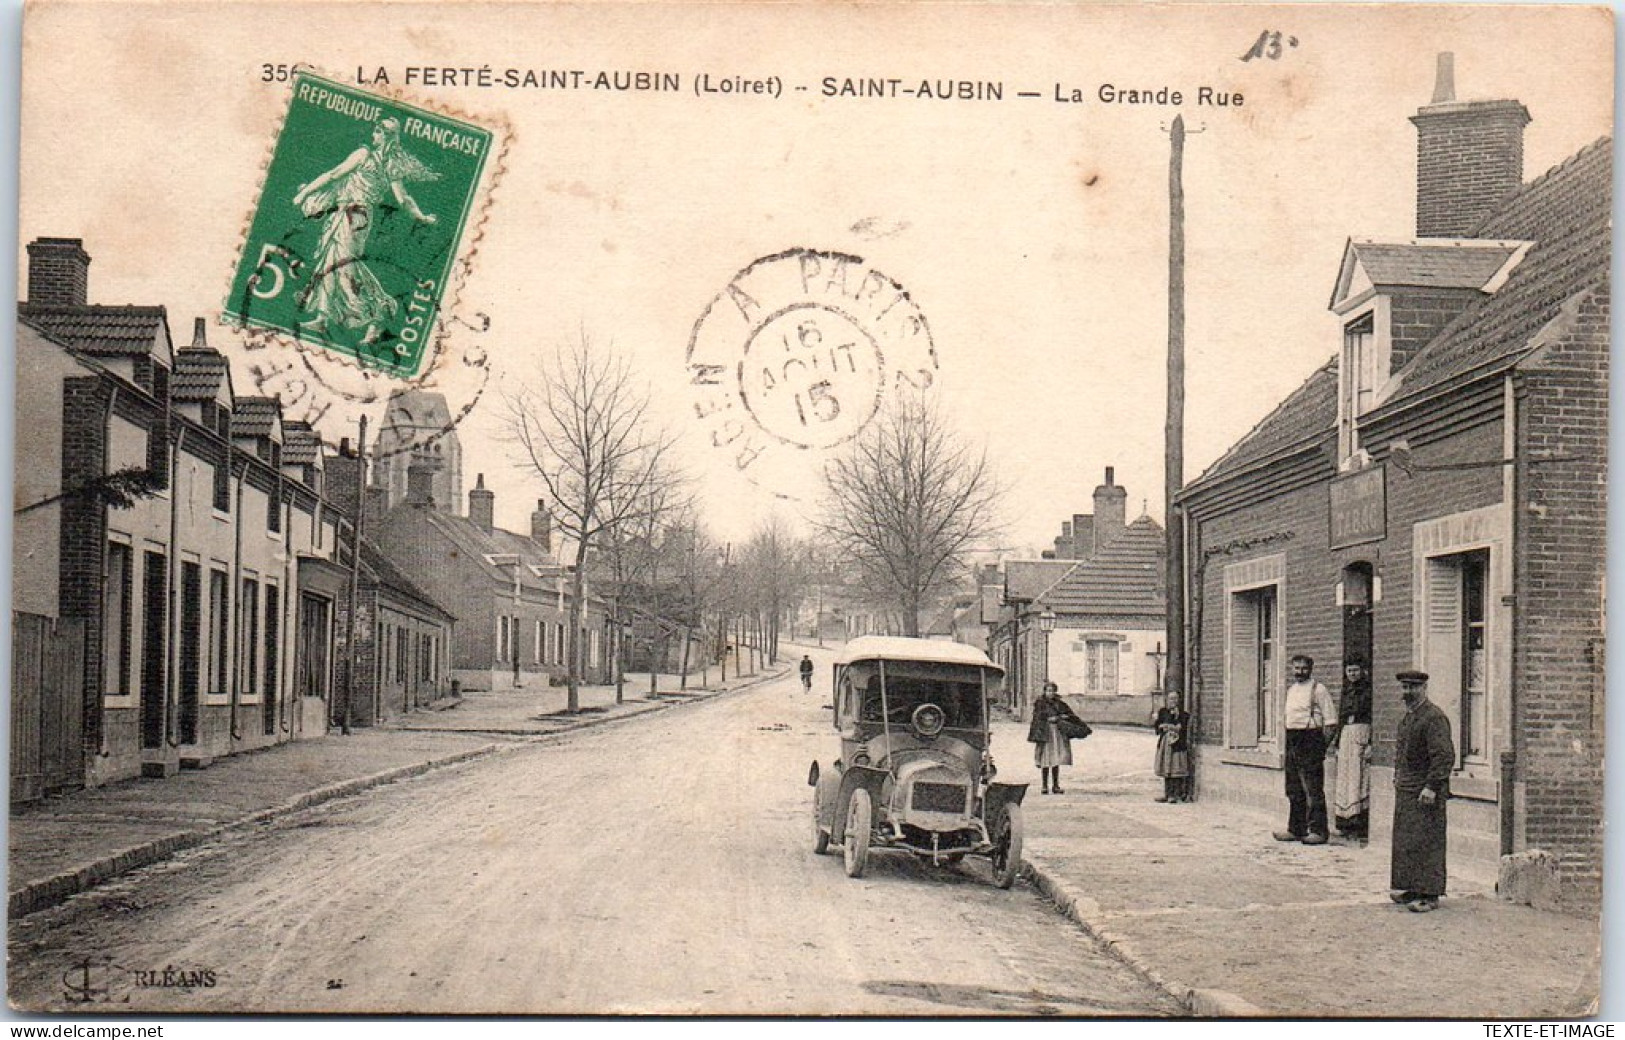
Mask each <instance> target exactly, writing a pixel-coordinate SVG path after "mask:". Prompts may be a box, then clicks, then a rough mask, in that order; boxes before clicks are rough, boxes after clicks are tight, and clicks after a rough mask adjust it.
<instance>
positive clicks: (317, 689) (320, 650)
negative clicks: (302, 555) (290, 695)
mask: <svg viewBox="0 0 1625 1040" xmlns="http://www.w3.org/2000/svg"><path fill="white" fill-rule="evenodd" d="M331 616H332V603H331V602H330V601H329V600H327V599H325V598H323V597H321V596H317V595H313V594H311V593H309V592H301V593H300V594H299V637H298V638H299V642H298V644H297V646H296V647H295V649H294V663H295V667H296V669H297V674H296V676H295V685H294V692H295V695H296V696H300V697H326V696H327V690H328V651H329V649H330V648H331V647H332V645H333V630H332V625H331V623H330V621H329V619H330V618H331Z"/></svg>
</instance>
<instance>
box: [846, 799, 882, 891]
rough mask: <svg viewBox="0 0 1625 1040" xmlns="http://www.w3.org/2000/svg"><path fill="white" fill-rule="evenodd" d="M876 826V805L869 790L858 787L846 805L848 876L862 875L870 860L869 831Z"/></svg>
mask: <svg viewBox="0 0 1625 1040" xmlns="http://www.w3.org/2000/svg"><path fill="white" fill-rule="evenodd" d="M873 826H874V806H873V804H872V803H871V802H870V801H869V792H868V791H866V790H864V789H863V788H861V787H860V788H858V789H857V790H855V791H853V792H852V800H851V801H849V802H848V803H847V806H846V841H845V843H844V844H843V845H842V847H841V848H842V856H843V858H844V859H845V860H846V876H847V877H862V876H863V868H864V865H865V864H867V863H868V862H869V832H870V828H871V827H873Z"/></svg>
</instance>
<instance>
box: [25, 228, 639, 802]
mask: <svg viewBox="0 0 1625 1040" xmlns="http://www.w3.org/2000/svg"><path fill="white" fill-rule="evenodd" d="M28 256H29V269H28V298H27V301H26V302H24V303H23V304H21V305H20V306H19V309H18V319H17V330H18V331H17V383H18V386H17V389H18V394H17V424H16V429H17V458H18V460H19V466H18V468H17V478H16V489H15V507H14V512H13V517H14V525H13V530H14V538H13V576H14V581H13V585H14V599H13V604H12V606H13V613H12V619H13V646H12V650H13V662H14V667H13V671H12V707H13V711H12V730H11V735H12V749H13V750H12V794H13V800H14V801H26V800H29V799H32V798H36V797H39V796H40V795H41V794H44V793H47V792H49V791H52V790H58V789H64V788H73V787H80V786H87V785H89V786H95V785H99V784H103V783H107V782H110V781H114V780H119V779H123V778H127V777H134V776H154V777H162V776H167V775H170V774H172V773H173V772H175V771H176V770H177V769H180V768H183V767H194V768H196V767H204V766H207V765H208V764H210V762H212V761H213V760H214V759H215V758H218V757H220V756H223V755H229V754H233V753H236V752H240V751H246V750H251V749H254V748H260V747H264V746H267V745H271V744H275V743H280V742H285V741H291V740H297V739H300V738H303V737H311V736H319V735H322V734H325V733H326V732H327V731H328V728H329V726H331V725H350V724H355V725H369V724H372V723H375V722H378V721H380V720H383V719H386V718H388V717H389V716H391V715H395V714H399V713H401V712H405V711H409V710H412V709H413V708H416V707H420V706H422V705H424V704H426V703H428V702H429V701H431V700H433V699H435V698H437V697H441V696H444V695H446V694H447V693H449V692H450V691H451V689H452V688H453V683H454V682H455V683H458V684H460V685H462V686H463V687H464V688H467V689H476V690H477V689H490V688H492V686H493V685H497V684H499V683H501V682H502V681H504V679H503V677H509V678H508V680H507V681H512V677H516V676H519V675H523V674H526V673H531V674H534V675H537V676H541V675H546V676H547V677H548V679H549V680H551V679H552V678H553V677H554V676H556V675H559V674H562V673H563V671H564V670H565V661H566V656H565V655H566V653H567V652H568V648H569V647H570V646H572V645H575V644H574V643H572V642H571V640H573V639H576V640H580V642H581V645H583V646H584V647H585V648H586V651H587V663H588V674H587V678H588V681H603V680H604V678H605V676H606V675H607V670H608V669H607V663H606V660H605V653H604V646H605V645H606V640H607V628H608V624H609V622H608V616H607V612H606V611H605V610H604V608H603V604H602V602H601V601H598V600H596V599H594V600H593V601H592V602H590V603H589V604H588V610H587V612H586V617H587V619H588V620H587V624H586V626H585V627H584V629H583V631H582V632H580V633H578V634H574V635H572V634H570V633H566V632H565V630H564V626H563V619H564V617H566V616H567V610H566V606H567V604H566V602H565V600H566V593H565V591H564V585H565V581H564V575H565V572H564V569H563V568H561V567H559V566H558V563H557V561H556V559H554V557H553V556H552V553H551V551H550V548H551V538H550V532H549V531H548V530H547V529H546V520H545V514H541V515H540V519H538V520H536V521H534V522H533V528H532V531H531V532H530V533H529V534H528V535H517V534H513V533H511V532H506V531H502V530H501V529H499V528H496V527H495V526H494V525H493V523H492V515H491V514H492V508H491V501H492V500H491V495H490V492H487V491H485V490H484V489H483V487H479V488H476V489H475V490H474V491H473V492H471V493H470V506H471V509H470V513H471V515H470V516H469V517H466V518H465V517H460V516H456V515H453V514H451V513H450V512H449V511H445V510H444V508H442V509H440V510H434V509H431V508H430V506H431V504H432V503H433V500H434V495H433V487H434V479H435V478H436V477H437V476H439V477H441V480H442V487H445V488H455V486H456V485H455V480H456V479H457V476H458V471H457V469H456V467H457V466H459V465H460V453H459V452H458V451H457V449H456V443H455V437H454V436H453V437H452V438H451V439H450V441H449V443H448V441H447V440H446V439H445V438H439V439H432V440H431V439H427V438H425V439H421V440H418V441H414V440H413V439H412V438H413V436H414V435H415V429H416V427H415V426H414V425H413V424H414V422H416V421H418V420H432V419H433V418H434V416H433V414H432V413H433V407H432V405H433V402H432V401H430V402H425V401H423V400H419V399H409V400H406V401H393V402H391V404H392V412H391V415H392V417H393V419H394V421H393V422H391V421H390V417H386V425H385V431H384V432H385V437H384V438H381V440H384V441H385V442H386V443H387V447H388V450H386V451H381V452H379V455H380V457H381V459H380V463H379V465H378V467H377V472H376V474H373V475H371V479H369V474H368V472H367V465H366V460H364V459H363V458H362V457H361V456H360V454H359V453H358V452H356V451H353V450H351V449H350V447H349V445H348V444H340V445H339V446H337V448H335V447H333V446H331V445H328V444H326V443H325V442H324V441H323V440H322V438H321V437H320V436H319V435H318V434H317V433H316V431H315V430H313V429H312V428H311V426H310V425H309V424H306V423H303V422H298V421H294V420H292V419H290V418H288V417H287V416H285V415H284V414H283V411H282V408H281V406H280V404H279V403H278V402H277V401H276V400H275V399H274V398H269V397H260V396H253V395H240V394H238V392H237V390H236V388H235V386H234V385H233V381H232V373H231V365H230V363H229V362H228V359H227V358H226V357H225V355H223V354H222V353H220V352H219V351H218V350H216V349H215V348H213V347H212V346H210V344H209V343H208V342H207V338H206V325H205V322H204V321H203V319H198V320H197V321H196V323H195V326H194V331H193V337H192V342H191V343H189V344H187V345H184V346H177V345H176V344H175V343H174V342H173V340H172V338H171V333H170V328H169V321H168V315H167V313H166V312H165V310H164V308H162V307H142V306H107V305H99V304H91V303H90V302H89V301H88V284H89V267H90V256H89V255H88V254H87V253H86V252H85V250H84V247H83V243H82V242H81V241H80V240H78V239H61V238H42V239H38V240H36V241H34V242H32V243H30V245H29V247H28ZM440 406H441V408H442V409H443V408H444V402H443V401H442V402H440ZM413 408H416V409H418V411H419V412H420V413H421V414H420V415H417V416H414V415H413V414H411V409H413ZM440 429H441V430H444V429H445V424H441V426H440ZM403 460H404V462H405V466H404V468H406V469H410V470H411V471H412V473H411V480H412V481H413V482H414V483H413V487H412V488H411V489H405V488H401V489H399V492H400V493H399V501H397V502H394V503H391V502H390V501H389V498H390V491H391V481H392V480H394V478H395V476H396V475H397V474H398V472H399V471H400V470H402V469H403V466H402V461H403ZM448 461H449V463H450V465H447V463H448ZM443 474H449V476H445V475H443ZM394 482H395V483H396V484H399V483H400V481H398V480H394ZM374 483H376V485H377V486H376V487H373V486H369V485H372V484H374ZM442 493H443V494H449V493H450V492H442ZM363 512H365V513H366V514H368V515H367V516H366V518H365V519H364V520H363V522H362V524H361V528H362V530H361V531H360V532H358V530H357V524H356V521H357V519H358V518H359V517H361V515H362V513H363Z"/></svg>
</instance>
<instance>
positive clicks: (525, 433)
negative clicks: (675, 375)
mask: <svg viewBox="0 0 1625 1040" xmlns="http://www.w3.org/2000/svg"><path fill="white" fill-rule="evenodd" d="M503 398H504V401H505V403H506V406H507V412H506V414H505V416H504V423H505V425H506V426H507V430H508V433H509V434H510V435H511V436H512V438H513V440H514V441H515V442H516V443H517V444H518V446H519V449H520V451H519V457H520V460H521V464H522V465H523V466H525V468H527V469H528V470H531V471H533V472H534V473H535V474H536V476H537V477H539V478H540V479H541V482H542V486H543V487H544V488H545V490H546V492H547V497H548V498H549V499H551V500H552V503H553V506H554V518H555V520H556V521H557V523H558V525H559V531H560V533H561V534H563V536H564V537H565V538H566V539H567V540H569V541H570V542H572V543H573V544H574V546H575V562H574V567H573V568H572V574H571V597H570V626H569V630H570V633H571V638H570V652H569V710H570V711H572V712H574V711H579V710H580V708H581V680H582V677H583V674H584V672H585V647H584V646H583V645H582V644H583V642H584V641H583V640H582V639H581V638H580V636H579V633H580V632H581V623H582V618H583V616H584V615H585V611H586V593H587V589H586V580H587V567H586V564H587V557H588V555H589V553H590V552H592V550H593V549H594V548H595V547H596V546H598V545H599V544H600V543H601V542H603V541H605V540H606V539H608V538H609V537H610V536H611V535H612V534H615V533H618V532H622V531H624V530H626V529H627V528H628V527H630V526H631V525H633V524H636V523H637V522H639V521H640V520H641V519H642V518H643V516H644V512H645V511H646V510H649V509H651V508H654V507H655V504H656V503H658V502H659V501H661V500H662V496H661V495H658V494H655V492H656V490H657V489H658V488H660V487H662V486H664V485H669V484H671V483H673V482H676V481H677V480H679V479H680V477H679V476H678V474H677V473H676V471H675V470H674V469H673V468H672V467H671V466H669V465H668V456H669V454H670V449H671V445H672V437H671V435H670V434H669V433H668V432H666V431H664V430H661V429H658V428H657V427H656V426H655V425H654V424H653V422H652V421H651V420H650V418H649V400H650V397H649V390H648V388H647V387H644V386H640V385H639V384H637V383H636V382H635V381H634V380H633V378H632V372H631V368H630V366H629V365H628V364H627V362H626V361H625V360H624V359H623V358H621V357H620V356H618V355H617V354H616V353H615V351H614V349H613V348H612V347H603V346H599V345H597V344H595V343H594V342H593V341H592V340H591V339H590V338H589V337H588V336H586V335H585V334H583V335H582V336H581V337H580V338H579V339H578V340H576V341H575V342H574V343H571V344H569V345H568V346H565V347H563V348H561V349H560V350H559V351H558V353H557V354H556V355H555V356H554V358H553V359H552V360H551V362H550V363H547V364H545V365H544V366H543V369H542V371H541V373H540V378H539V379H537V380H536V381H535V382H533V383H528V384H523V385H521V386H519V387H518V388H516V389H513V390H509V391H505V392H504V394H503Z"/></svg>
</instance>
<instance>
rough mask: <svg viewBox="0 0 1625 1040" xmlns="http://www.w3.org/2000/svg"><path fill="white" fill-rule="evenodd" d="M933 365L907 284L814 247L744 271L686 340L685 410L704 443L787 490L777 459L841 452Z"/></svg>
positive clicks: (928, 376) (930, 377) (931, 374)
mask: <svg viewBox="0 0 1625 1040" xmlns="http://www.w3.org/2000/svg"><path fill="white" fill-rule="evenodd" d="M936 372H937V354H936V347H935V345H934V344H933V343H932V340H931V330H930V326H929V325H928V324H927V323H926V320H925V316H924V315H923V314H922V313H920V309H919V307H918V306H917V305H916V304H915V302H914V300H913V298H912V297H911V296H910V295H909V293H908V291H907V290H906V289H904V288H903V287H902V286H901V285H900V284H898V283H897V282H896V281H894V280H893V279H891V278H890V277H888V276H887V275H885V274H883V273H881V272H880V271H878V270H876V269H875V268H874V267H873V266H871V265H870V264H869V263H868V262H867V261H865V260H864V259H863V258H862V257H859V256H853V255H851V254H848V253H838V252H831V251H823V250H814V249H791V250H787V251H785V252H783V253H777V254H774V255H772V256H767V257H763V258H761V259H759V260H757V261H755V262H754V263H752V264H750V265H749V266H748V267H746V268H744V269H743V270H742V271H740V272H739V273H738V274H736V275H734V277H733V278H732V279H730V280H729V282H728V284H727V286H726V287H724V288H723V290H722V291H721V292H719V293H718V294H717V295H716V297H715V298H714V299H713V300H712V301H711V303H710V304H709V305H708V306H707V307H706V309H705V312H704V313H703V314H702V315H701V316H700V318H699V320H698V321H697V322H695V323H694V331H693V334H692V336H691V337H690V339H689V344H688V376H689V385H690V388H691V390H692V392H693V394H694V411H695V414H696V416H697V418H698V419H699V421H700V422H701V423H702V424H703V425H704V426H705V427H706V429H707V437H708V439H709V441H710V443H711V445H712V447H713V448H715V449H716V450H718V451H721V452H723V453H724V454H725V456H726V457H727V458H728V460H729V461H730V462H731V463H732V466H733V467H734V468H735V469H736V470H737V471H738V472H740V473H742V474H744V475H746V476H748V477H749V478H750V479H752V480H753V481H755V482H756V483H758V484H759V485H762V486H766V487H768V489H769V490H772V491H773V492H775V493H776V494H779V495H781V496H783V497H792V498H793V497H796V496H795V494H794V493H793V484H794V480H793V478H787V476H786V475H785V474H784V473H783V467H778V466H774V465H773V464H772V463H773V461H774V460H775V458H776V457H777V456H781V455H784V454H789V453H795V452H819V453H821V452H827V451H829V450H831V449H836V448H839V447H840V446H841V445H842V444H845V443H846V442H848V441H850V440H852V439H853V438H854V437H856V436H858V434H860V433H861V432H862V431H863V429H864V428H865V427H866V426H868V425H869V423H870V422H871V421H872V420H873V419H874V417H875V415H876V414H877V413H878V412H879V411H880V409H881V408H882V407H883V406H884V404H885V401H886V398H887V396H888V395H889V394H891V393H895V392H898V391H905V390H906V391H914V392H919V391H926V390H929V389H931V387H932V385H933V384H934V383H935V381H936ZM797 469H800V467H797ZM802 472H805V471H804V470H802Z"/></svg>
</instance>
